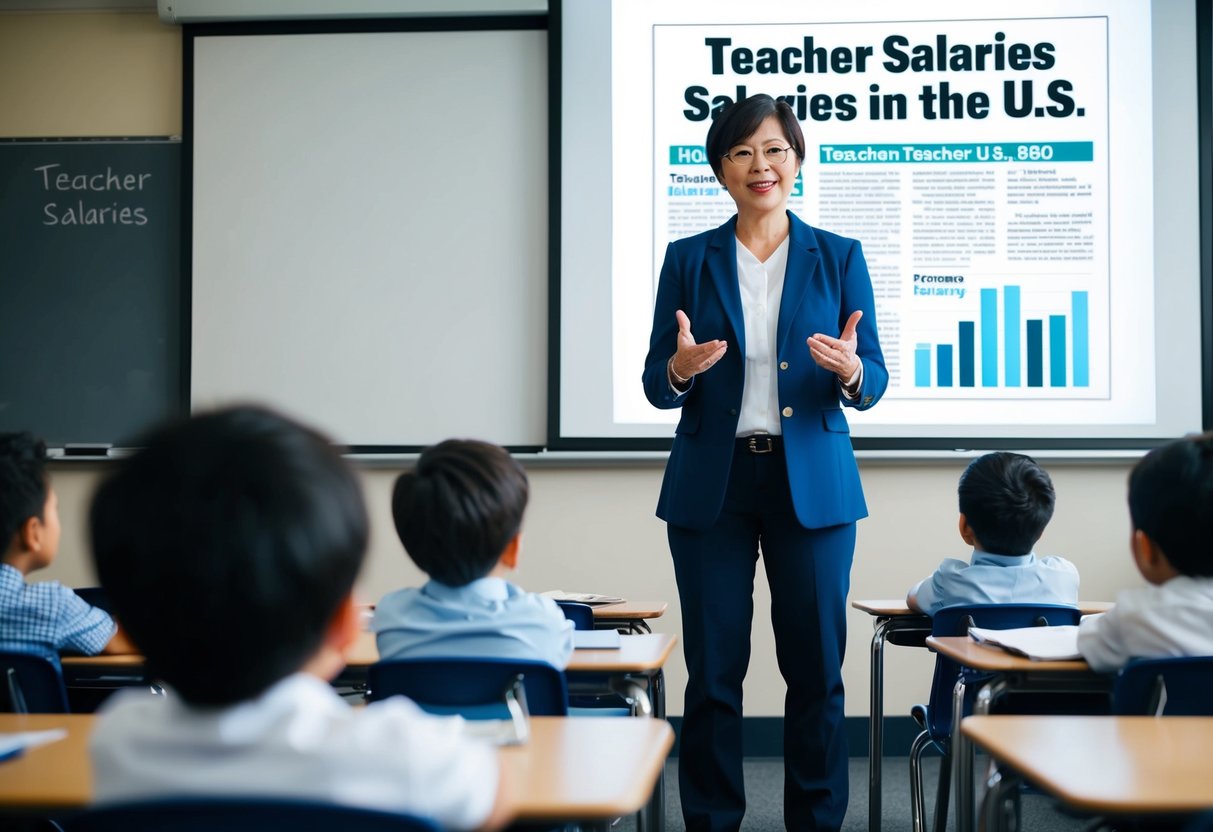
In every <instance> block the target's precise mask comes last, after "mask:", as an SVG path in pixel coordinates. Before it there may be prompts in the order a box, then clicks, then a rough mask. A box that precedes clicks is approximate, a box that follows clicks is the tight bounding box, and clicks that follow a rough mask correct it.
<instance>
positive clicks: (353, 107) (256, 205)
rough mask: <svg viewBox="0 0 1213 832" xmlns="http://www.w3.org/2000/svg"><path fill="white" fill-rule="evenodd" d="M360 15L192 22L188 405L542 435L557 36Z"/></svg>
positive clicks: (518, 437) (379, 436) (348, 426)
mask: <svg viewBox="0 0 1213 832" xmlns="http://www.w3.org/2000/svg"><path fill="white" fill-rule="evenodd" d="M317 25H323V24H317ZM400 25H401V26H407V25H408V23H407V22H404V23H401V24H400ZM349 28H350V27H346V28H345V29H343V30H342V31H325V32H317V31H315V30H310V31H309V33H290V34H283V33H272V32H273V30H272V29H266V28H265V27H257V28H249V27H245V28H240V27H231V26H228V27H224V26H215V27H208V28H207V29H205V30H201V31H191V29H188V28H187V30H186V31H187V51H186V56H187V57H186V60H187V62H188V65H187V67H186V78H187V86H186V112H187V125H189V124H191V123H192V131H190V130H187V136H186V142H187V148H188V150H189V151H190V152H189V153H188V155H187V158H188V159H189V162H190V164H192V189H193V191H192V198H191V199H190V201H189V203H188V205H187V210H188V211H190V213H191V218H190V220H189V221H188V222H187V228H188V229H189V230H190V232H191V234H190V239H189V243H188V244H189V252H190V254H189V256H188V257H189V259H188V264H189V272H190V278H189V280H190V283H189V286H190V290H189V291H190V312H189V319H190V339H189V344H190V372H189V384H190V401H191V406H192V407H193V408H194V409H199V408H207V407H211V406H216V405H220V404H224V403H229V402H233V401H249V400H254V401H258V402H263V403H268V404H270V405H272V406H275V407H279V408H281V409H284V410H286V411H287V412H290V413H293V414H296V415H297V416H299V417H300V418H304V419H306V420H307V421H309V422H310V423H313V424H316V425H318V426H319V427H321V428H322V429H324V430H325V431H327V432H328V433H329V434H330V435H332V436H333V437H334V438H335V439H336V440H337V441H339V442H341V443H343V444H347V445H352V446H357V447H360V448H367V449H371V450H374V449H378V448H402V447H416V446H422V445H427V444H431V443H433V442H436V441H439V440H441V439H444V438H447V437H450V436H468V437H478V438H482V439H486V440H489V441H493V442H497V443H500V444H503V445H509V446H515V447H517V446H538V445H542V444H543V442H544V440H545V436H546V426H545V418H546V408H547V399H546V365H547V260H548V258H547V244H548V232H547V229H548V223H547V192H548V173H547V165H548V148H547V136H548V114H547V33H546V31H543V30H538V29H529V30H528V29H521V30H519V29H514V30H508V31H349V30H348V29H349ZM291 31H292V32H295V31H298V27H297V26H296V27H295V29H292V30H291ZM305 31H308V30H305ZM191 77H192V85H191V84H189V83H188V81H189V79H190V78H191Z"/></svg>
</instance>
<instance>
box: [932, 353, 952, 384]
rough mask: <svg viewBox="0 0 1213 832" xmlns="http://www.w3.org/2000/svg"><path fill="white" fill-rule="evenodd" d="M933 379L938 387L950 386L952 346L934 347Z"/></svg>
mask: <svg viewBox="0 0 1213 832" xmlns="http://www.w3.org/2000/svg"><path fill="white" fill-rule="evenodd" d="M935 378H936V380H937V381H938V383H939V386H940V387H951V386H952V345H951V344H937V345H936V346H935Z"/></svg>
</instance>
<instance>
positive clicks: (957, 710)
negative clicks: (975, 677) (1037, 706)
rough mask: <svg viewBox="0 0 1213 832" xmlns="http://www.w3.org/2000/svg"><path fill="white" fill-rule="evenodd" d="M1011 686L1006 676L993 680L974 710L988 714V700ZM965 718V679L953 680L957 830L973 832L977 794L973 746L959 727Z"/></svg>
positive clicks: (953, 748)
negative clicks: (974, 781) (954, 682)
mask: <svg viewBox="0 0 1213 832" xmlns="http://www.w3.org/2000/svg"><path fill="white" fill-rule="evenodd" d="M1009 687H1010V684H1009V682H1008V681H1007V680H1006V679H1005V678H999V679H996V680H995V681H993V682H990V683H989V684H987V685H985V686H983V687H982V688H981V690H979V691H978V692H977V699H976V701H975V702H974V704H973V713H975V714H988V713H989V712H990V703H992V702H993V701H994V700H996V699H998V697H1000V696H1002V695H1003V693H1005V692H1006V690H1007V689H1008V688H1009ZM963 718H964V678H963V677H962V678H961V679H959V680H958V681H957V682H956V687H955V688H954V689H953V691H952V767H953V770H954V771H955V773H956V779H955V782H954V786H955V788H954V789H953V791H955V792H956V832H973V825H974V815H975V814H976V811H977V801H978V798H979V797H980V795H978V794H977V789H976V787H975V786H974V784H973V745H972V743H970V742H969V741H968V739H967V738H966V737H965V736H964V734H963V733H962V732H961V730H960V722H961V720H962V719H963Z"/></svg>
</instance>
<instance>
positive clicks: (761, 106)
mask: <svg viewBox="0 0 1213 832" xmlns="http://www.w3.org/2000/svg"><path fill="white" fill-rule="evenodd" d="M770 116H778V118H779V122H780V124H782V125H783V134H784V137H785V138H786V139H787V140H788V144H790V145H791V146H792V150H793V152H795V153H796V158H797V159H798V160H799V161H800V163H801V164H802V165H803V164H804V133H803V132H802V131H801V129H800V122H799V121H797V120H796V113H795V112H794V111H793V110H792V106H791V105H790V104H788V102H786V101H784V100H783V99H774V98H771V96H769V95H766V94H765V93H762V94H759V95H751V96H750V97H749V98H743V99H741V100H740V101H738V102H736V103H734V104H729V105H726V106H725V107H724V108H723V109H721V110H719V111H718V112H717V113H716V115H715V117H714V118H713V120H712V126H711V127H709V128H708V138H707V141H706V142H705V145H706V146H707V147H706V151H707V154H708V161H709V162H710V163H711V165H712V172H713V173H715V174H716V178H717V179H719V180H720V181H721V182H723V181H724V174H723V173H722V171H721V165H722V164H723V162H721V159H723V158H724V155H725V154H726V153H728V152H729V149H730V148H732V147H735V146H736V145H738V144H740V143H741V142H743V141H745V140H746V139H747V138H749V137H750V136H752V135H754V131H756V130H757V129H758V127H759V125H761V124H762V123H763V122H764V121H766V120H767V118H769V117H770Z"/></svg>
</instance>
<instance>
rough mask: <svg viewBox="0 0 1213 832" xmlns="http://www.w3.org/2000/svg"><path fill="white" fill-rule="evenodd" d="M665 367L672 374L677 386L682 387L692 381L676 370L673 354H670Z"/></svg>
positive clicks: (671, 376)
mask: <svg viewBox="0 0 1213 832" xmlns="http://www.w3.org/2000/svg"><path fill="white" fill-rule="evenodd" d="M665 369H666V372H668V373H669V374H670V381H672V382H674V386H675V387H681V386H682V385H684V384H687V383H689V382H690V381H691V380H690V379H689V378H683V377H682V376H680V375H678V373H676V372H674V356H672V355H671V356H670V360H669V361H667V362H666V365H665Z"/></svg>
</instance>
